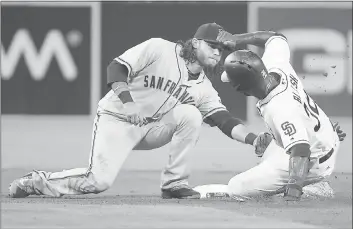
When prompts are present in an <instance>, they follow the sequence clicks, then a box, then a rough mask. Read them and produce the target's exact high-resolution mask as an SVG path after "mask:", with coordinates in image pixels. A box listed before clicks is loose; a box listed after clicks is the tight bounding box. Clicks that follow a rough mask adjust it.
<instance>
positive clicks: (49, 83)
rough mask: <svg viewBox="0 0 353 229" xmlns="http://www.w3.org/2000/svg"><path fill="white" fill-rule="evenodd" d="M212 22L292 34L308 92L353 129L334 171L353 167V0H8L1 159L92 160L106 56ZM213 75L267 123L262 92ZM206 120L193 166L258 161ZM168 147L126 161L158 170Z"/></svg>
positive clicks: (235, 101)
mask: <svg viewBox="0 0 353 229" xmlns="http://www.w3.org/2000/svg"><path fill="white" fill-rule="evenodd" d="M206 22H217V23H218V24H221V25H223V26H224V27H225V28H226V29H227V30H228V31H230V32H232V33H245V32H250V31H255V30H274V31H279V32H283V33H284V34H285V35H286V36H287V38H288V40H289V44H290V46H291V50H292V63H293V66H294V69H296V71H297V73H298V75H299V76H300V77H301V78H302V81H303V83H304V85H305V87H306V88H307V92H308V93H309V94H311V95H312V97H313V98H314V99H315V100H316V102H317V103H318V104H319V105H320V106H321V107H322V108H323V109H324V110H325V112H326V113H327V114H328V115H329V116H330V117H332V119H333V120H335V121H338V122H339V123H340V125H341V127H342V129H343V130H344V131H346V132H347V134H348V136H347V138H346V141H344V142H343V143H342V145H341V148H340V151H339V155H338V158H337V164H336V169H335V171H336V172H348V173H351V172H352V141H351V138H352V137H351V136H352V59H351V58H352V3H351V2H219V3H216V2H101V3H100V2H32V3H26V2H2V3H1V166H2V168H3V169H6V168H24V169H28V170H31V169H33V168H36V169H39V170H40V169H49V170H61V169H65V168H72V167H84V166H87V165H88V157H89V150H90V144H91V131H92V125H93V119H94V115H95V113H96V108H97V103H98V101H99V99H100V98H102V97H103V96H104V95H105V93H107V91H108V89H107V87H106V67H107V65H108V64H109V63H110V61H111V60H112V59H113V58H115V57H116V56H118V55H120V54H121V53H122V52H124V51H125V50H126V49H128V48H130V47H132V46H134V45H136V44H138V43H140V42H142V41H144V40H146V39H149V38H151V37H161V38H165V39H167V40H171V41H177V40H186V39H188V38H191V37H192V36H193V34H194V32H195V30H196V28H197V27H198V26H199V25H201V24H203V23H206ZM239 48H246V47H239ZM248 48H250V49H252V47H248ZM213 83H214V86H215V88H216V89H217V90H218V91H219V94H220V96H221V98H222V101H223V103H224V104H225V105H226V106H227V107H228V109H229V110H230V111H231V112H232V113H233V114H234V115H236V116H237V117H239V118H242V119H243V120H246V122H247V124H248V125H249V126H250V128H251V129H253V131H256V132H258V131H264V130H265V127H264V124H263V123H262V122H261V120H260V119H259V117H258V115H257V111H256V109H255V105H254V104H255V102H256V101H254V100H252V99H249V100H248V99H246V98H245V97H244V96H242V95H240V94H238V93H236V92H233V91H232V90H231V88H230V87H229V86H228V85H226V84H222V83H221V82H220V80H219V79H217V78H215V79H213ZM203 128H204V129H203V131H202V134H201V138H200V141H199V143H198V144H197V146H196V148H195V149H194V154H193V165H194V169H195V170H207V171H234V172H240V171H243V170H245V169H248V168H250V167H251V166H253V165H255V164H256V163H258V159H257V157H256V156H255V154H254V152H253V149H252V147H250V146H245V145H242V144H240V143H237V142H236V141H233V140H231V139H229V138H228V137H226V136H225V135H223V134H222V133H221V132H220V131H219V130H218V129H217V128H210V127H208V126H204V127H203ZM167 150H168V148H167V147H162V148H160V149H156V150H153V151H134V152H132V153H131V154H130V156H129V157H128V159H127V161H126V162H125V164H124V166H123V169H129V170H161V169H162V167H163V166H164V164H165V163H166V162H167V160H168V156H167V155H168V154H167V152H166V151H167ZM117 153H119V152H117Z"/></svg>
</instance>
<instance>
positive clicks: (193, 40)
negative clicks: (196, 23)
mask: <svg viewBox="0 0 353 229" xmlns="http://www.w3.org/2000/svg"><path fill="white" fill-rule="evenodd" d="M191 44H192V47H193V48H194V49H197V48H198V47H199V45H200V40H198V39H196V38H192V39H191Z"/></svg>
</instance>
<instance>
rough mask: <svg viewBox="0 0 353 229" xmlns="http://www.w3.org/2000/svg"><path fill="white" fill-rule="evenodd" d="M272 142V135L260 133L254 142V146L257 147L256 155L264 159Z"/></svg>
mask: <svg viewBox="0 0 353 229" xmlns="http://www.w3.org/2000/svg"><path fill="white" fill-rule="evenodd" d="M271 141H272V135H271V134H269V133H266V132H262V133H260V134H259V135H258V136H257V138H256V139H255V140H254V143H253V146H254V147H255V153H256V155H257V156H258V157H262V156H263V155H264V153H265V151H266V149H267V147H268V145H269V144H270V142H271Z"/></svg>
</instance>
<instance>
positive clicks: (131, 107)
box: [124, 102, 146, 126]
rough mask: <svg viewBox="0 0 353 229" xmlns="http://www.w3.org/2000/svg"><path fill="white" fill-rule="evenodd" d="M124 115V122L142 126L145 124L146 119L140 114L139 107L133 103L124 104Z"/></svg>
mask: <svg viewBox="0 0 353 229" xmlns="http://www.w3.org/2000/svg"><path fill="white" fill-rule="evenodd" d="M124 114H125V116H126V121H127V122H129V123H131V124H133V125H136V126H143V125H144V124H145V123H146V117H145V116H143V115H142V114H141V107H140V106H138V105H137V104H136V103H134V102H127V103H125V104H124Z"/></svg>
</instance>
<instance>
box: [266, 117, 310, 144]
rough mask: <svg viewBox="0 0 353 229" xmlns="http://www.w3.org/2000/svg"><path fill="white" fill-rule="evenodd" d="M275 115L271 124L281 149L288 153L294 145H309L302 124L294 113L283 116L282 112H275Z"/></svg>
mask: <svg viewBox="0 0 353 229" xmlns="http://www.w3.org/2000/svg"><path fill="white" fill-rule="evenodd" d="M276 113H277V114H276V115H275V116H274V117H273V118H272V123H273V126H274V130H275V132H276V133H275V136H276V137H277V138H278V137H279V138H280V139H278V140H280V142H281V143H282V145H283V148H284V149H285V150H286V151H288V150H289V149H290V148H291V147H293V146H294V145H296V144H301V143H307V144H309V137H308V133H307V130H306V127H305V124H304V122H303V121H302V120H301V119H300V116H298V115H293V114H298V113H295V111H291V112H288V111H286V113H285V114H284V113H283V112H278V111H277V112H276Z"/></svg>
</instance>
